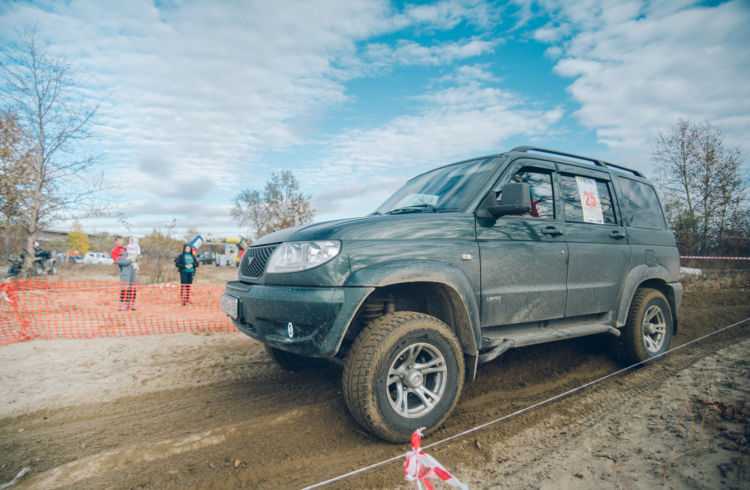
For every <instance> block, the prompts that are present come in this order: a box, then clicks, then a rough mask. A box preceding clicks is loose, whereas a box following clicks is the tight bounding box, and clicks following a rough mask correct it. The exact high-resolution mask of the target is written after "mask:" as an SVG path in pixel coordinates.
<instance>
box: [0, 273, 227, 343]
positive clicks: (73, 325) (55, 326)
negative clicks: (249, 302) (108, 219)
mask: <svg viewBox="0 0 750 490" xmlns="http://www.w3.org/2000/svg"><path fill="white" fill-rule="evenodd" d="M222 291H224V286H223V285H213V284H211V285H204V284H193V285H191V286H190V289H189V302H188V303H187V304H185V305H183V301H184V300H186V299H187V297H186V296H185V294H186V293H187V292H188V291H187V290H185V289H183V288H182V287H181V285H180V284H156V285H146V284H132V283H122V286H121V283H119V282H106V281H97V282H94V281H86V282H63V281H43V280H37V279H23V280H18V279H14V280H11V281H6V282H4V283H2V284H0V345H4V344H10V343H13V342H19V341H21V340H27V339H33V338H42V339H56V338H86V337H115V336H123V335H144V334H154V333H177V332H191V331H200V332H233V331H235V327H234V324H233V323H232V321H231V320H230V319H229V317H227V316H226V315H225V314H224V313H222V311H221V308H220V306H219V304H220V298H221V293H222ZM133 296H134V298H133ZM131 306H132V307H134V309H130V308H129V307H131Z"/></svg>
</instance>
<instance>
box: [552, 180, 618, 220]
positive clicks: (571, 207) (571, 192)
mask: <svg viewBox="0 0 750 490" xmlns="http://www.w3.org/2000/svg"><path fill="white" fill-rule="evenodd" d="M560 187H561V190H562V197H563V202H564V203H565V220H566V221H573V222H579V223H600V224H608V225H614V224H616V223H617V219H616V218H615V210H614V207H613V206H612V194H611V193H610V191H609V185H607V182H606V181H604V180H599V179H592V178H591V177H582V176H577V175H560Z"/></svg>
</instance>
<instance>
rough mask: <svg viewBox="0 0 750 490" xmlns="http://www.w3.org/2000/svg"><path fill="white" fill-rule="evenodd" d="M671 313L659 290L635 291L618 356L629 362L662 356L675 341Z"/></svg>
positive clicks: (643, 289)
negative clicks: (673, 340) (673, 339)
mask: <svg viewBox="0 0 750 490" xmlns="http://www.w3.org/2000/svg"><path fill="white" fill-rule="evenodd" d="M672 330H673V328H672V310H671V308H670V307H669V302H668V301H667V298H666V297H664V294H662V292H661V291H659V290H657V289H650V288H641V289H639V290H638V291H636V294H635V296H634V297H633V302H632V304H631V305H630V311H629V312H628V321H627V323H626V324H625V327H623V329H622V337H621V338H620V342H619V345H618V354H619V356H620V358H621V359H622V360H623V361H624V362H626V363H637V362H641V361H646V360H648V359H653V358H657V357H661V356H663V355H664V353H665V352H667V350H669V344H670V343H671V341H672Z"/></svg>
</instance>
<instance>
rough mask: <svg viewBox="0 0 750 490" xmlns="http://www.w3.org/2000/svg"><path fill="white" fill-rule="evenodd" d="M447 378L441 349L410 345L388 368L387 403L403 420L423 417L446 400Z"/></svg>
mask: <svg viewBox="0 0 750 490" xmlns="http://www.w3.org/2000/svg"><path fill="white" fill-rule="evenodd" d="M447 379H448V368H447V366H446V362H445V357H443V355H442V353H441V352H440V350H438V349H437V348H436V347H435V346H433V345H431V344H427V343H421V342H420V343H416V344H411V345H409V346H407V347H406V348H404V349H403V350H402V351H401V352H399V353H398V355H397V356H396V357H395V358H394V360H393V362H392V363H391V365H390V367H389V368H388V378H387V382H386V394H387V397H388V402H389V403H390V405H391V408H393V410H394V411H395V412H396V413H397V414H398V415H400V416H402V417H405V418H417V417H422V416H424V415H426V414H427V413H429V412H430V411H432V409H434V408H435V406H437V404H438V403H439V402H440V400H441V399H442V398H443V395H444V394H445V390H446V387H447Z"/></svg>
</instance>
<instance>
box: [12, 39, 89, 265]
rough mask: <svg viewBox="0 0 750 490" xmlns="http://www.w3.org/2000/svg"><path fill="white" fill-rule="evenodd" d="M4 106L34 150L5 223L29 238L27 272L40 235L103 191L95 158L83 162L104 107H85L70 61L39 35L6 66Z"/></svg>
mask: <svg viewBox="0 0 750 490" xmlns="http://www.w3.org/2000/svg"><path fill="white" fill-rule="evenodd" d="M0 74H2V77H3V80H2V88H1V92H0V93H1V96H2V103H3V105H4V106H5V107H6V108H7V110H8V111H10V113H12V114H14V115H15V116H16V117H17V119H16V122H17V125H18V127H19V128H20V130H21V132H22V134H23V139H24V141H25V143H26V144H28V158H24V159H22V160H19V161H17V166H18V168H20V169H22V171H21V172H20V173H21V174H22V175H23V178H14V180H12V181H11V182H10V183H9V186H8V188H9V189H10V190H11V192H10V193H8V194H5V196H6V197H4V199H7V197H8V196H11V197H12V206H7V207H6V206H5V204H6V203H5V201H3V203H4V208H3V209H2V213H3V217H4V218H5V219H6V220H7V221H9V222H10V223H12V224H13V225H15V226H16V227H17V228H18V229H20V230H21V231H22V232H23V234H24V235H25V239H26V240H25V247H24V248H25V250H26V253H25V264H24V272H25V271H26V270H28V268H29V267H30V265H31V261H32V260H33V257H34V241H35V239H36V235H37V233H38V232H39V231H40V230H42V229H43V228H44V227H46V226H49V224H50V223H51V222H52V221H54V220H55V219H60V218H63V217H66V216H65V213H68V212H71V211H73V210H82V209H84V208H85V207H87V206H88V205H90V204H91V198H92V197H93V196H94V195H95V193H96V192H97V191H98V190H99V189H100V188H101V177H100V176H99V175H94V174H93V172H92V171H93V167H94V165H95V164H96V162H95V160H94V159H93V157H91V156H85V157H81V156H80V154H81V153H82V152H81V148H80V146H79V144H80V143H81V142H82V140H83V139H84V138H87V137H89V136H90V133H89V130H90V125H91V119H92V117H93V116H94V114H95V112H96V109H97V107H98V104H96V105H93V106H88V105H85V104H83V103H81V100H83V98H82V95H81V93H80V92H79V91H78V90H77V85H76V81H75V79H74V73H73V69H72V68H71V66H70V65H69V64H67V63H66V62H65V61H64V60H62V59H58V58H50V57H48V56H47V55H46V53H45V52H44V50H43V49H42V48H41V47H40V46H39V41H38V39H37V36H36V32H35V31H34V30H27V31H24V33H22V34H20V36H19V41H18V43H17V45H16V46H14V47H11V48H10V49H9V50H8V52H7V54H6V56H5V57H4V59H3V61H2V63H0Z"/></svg>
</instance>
